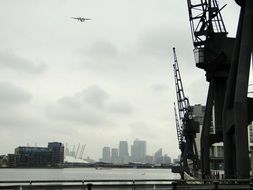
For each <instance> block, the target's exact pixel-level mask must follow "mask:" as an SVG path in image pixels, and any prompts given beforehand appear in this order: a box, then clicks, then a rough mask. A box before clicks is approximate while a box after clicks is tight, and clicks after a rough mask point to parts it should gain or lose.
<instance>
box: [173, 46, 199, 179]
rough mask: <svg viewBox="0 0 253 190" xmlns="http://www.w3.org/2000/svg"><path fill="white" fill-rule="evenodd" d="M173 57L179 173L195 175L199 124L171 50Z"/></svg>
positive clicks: (174, 51) (175, 57) (174, 52)
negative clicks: (185, 92)
mask: <svg viewBox="0 0 253 190" xmlns="http://www.w3.org/2000/svg"><path fill="white" fill-rule="evenodd" d="M173 55H174V63H173V69H174V78H175V87H176V95H177V105H178V113H179V114H178V115H179V118H177V112H176V108H175V117H176V118H175V119H176V128H177V137H178V142H179V148H180V150H181V158H180V165H181V171H180V173H181V174H182V173H183V171H185V172H187V173H189V174H190V175H196V173H197V171H198V163H199V162H198V151H197V146H196V142H195V137H196V133H198V132H199V123H198V122H197V121H194V119H193V115H192V107H191V106H190V103H189V99H188V98H187V97H186V96H185V94H184V89H183V84H182V79H181V75H180V70H179V67H178V61H177V55H176V50H175V48H173ZM174 106H175V104H174ZM182 177H183V176H182Z"/></svg>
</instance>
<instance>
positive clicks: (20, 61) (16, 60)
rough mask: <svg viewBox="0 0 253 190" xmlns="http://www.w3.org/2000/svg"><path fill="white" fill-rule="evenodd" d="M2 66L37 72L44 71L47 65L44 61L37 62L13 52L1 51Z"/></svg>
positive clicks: (3, 67)
mask: <svg viewBox="0 0 253 190" xmlns="http://www.w3.org/2000/svg"><path fill="white" fill-rule="evenodd" d="M0 68H2V69H11V70H15V71H22V72H24V73H30V74H35V73H41V72H43V71H44V70H45V69H46V66H45V65H44V64H42V63H38V64H35V63H33V62H31V61H30V60H28V59H26V58H23V57H20V56H18V55H16V54H13V53H8V52H3V51H0Z"/></svg>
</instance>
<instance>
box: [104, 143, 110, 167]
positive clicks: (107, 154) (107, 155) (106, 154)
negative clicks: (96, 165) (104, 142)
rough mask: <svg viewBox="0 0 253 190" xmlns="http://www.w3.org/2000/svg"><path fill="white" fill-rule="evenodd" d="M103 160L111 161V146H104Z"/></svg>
mask: <svg viewBox="0 0 253 190" xmlns="http://www.w3.org/2000/svg"><path fill="white" fill-rule="evenodd" d="M102 161H103V162H107V163H109V162H111V151H110V147H107V146H106V147H104V148H103V155H102Z"/></svg>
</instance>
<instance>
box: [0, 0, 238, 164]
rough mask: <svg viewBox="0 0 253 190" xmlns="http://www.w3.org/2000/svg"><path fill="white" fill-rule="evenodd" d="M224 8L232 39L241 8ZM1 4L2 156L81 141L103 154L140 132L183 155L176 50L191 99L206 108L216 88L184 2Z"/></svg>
mask: <svg viewBox="0 0 253 190" xmlns="http://www.w3.org/2000/svg"><path fill="white" fill-rule="evenodd" d="M220 4H221V6H223V5H224V4H227V6H226V7H225V8H224V9H222V11H221V13H222V15H223V18H224V22H225V25H226V28H227V31H228V32H229V34H228V35H229V36H234V34H235V32H236V26H237V20H238V15H239V7H238V6H237V5H236V3H235V2H233V1H231V0H221V1H220ZM0 10H1V11H0V16H1V17H0V18H1V19H0V24H1V29H2V30H1V36H0V41H1V43H0V106H1V109H0V129H1V134H0V144H1V145H0V154H5V153H8V152H12V151H13V149H14V147H16V146H17V145H22V146H26V145H27V143H29V144H30V145H32V144H35V143H36V142H37V144H38V146H45V145H46V143H47V142H51V141H58V142H63V143H68V144H69V145H74V144H75V145H78V143H79V142H81V143H82V144H86V145H87V146H86V148H85V153H84V155H85V154H86V155H87V156H90V157H91V158H94V159H96V160H97V159H98V158H99V157H100V154H101V147H103V145H104V144H107V145H108V146H114V142H115V141H116V142H119V141H120V140H122V139H127V140H128V141H129V142H130V141H133V140H134V139H135V138H136V137H139V138H140V139H146V140H147V142H149V145H148V150H147V152H148V154H149V153H151V152H155V151H156V150H157V149H159V148H162V149H163V150H164V151H165V152H168V153H169V154H171V156H172V157H174V158H175V157H177V155H178V154H179V150H178V142H177V135H176V128H175V119H174V110H173V102H174V101H176V96H175V87H174V77H173V70H172V64H173V55H172V47H175V48H176V50H177V55H178V61H179V67H180V71H181V74H182V80H183V84H184V88H185V93H186V96H187V97H189V100H190V103H191V105H194V104H203V105H204V104H205V102H206V94H207V85H208V84H207V82H206V81H205V73H204V72H203V71H201V70H200V69H198V68H196V67H195V64H194V56H193V51H192V50H193V45H192V39H191V31H190V24H189V16H188V10H187V2H186V1H173V2H171V1H168V0H156V1H151V0H138V1H129V0H121V1H116V0H107V1H101V0H43V1H34V0H23V1H13V0H2V1H1V2H0ZM179 13H180V16H179V17H178V18H177V19H175V15H178V14H179ZM71 17H85V18H86V17H87V18H91V19H92V20H89V22H84V23H81V22H76V20H73V19H71ZM199 89H201V90H199ZM199 91H201V92H202V93H196V92H199ZM71 148H72V147H71Z"/></svg>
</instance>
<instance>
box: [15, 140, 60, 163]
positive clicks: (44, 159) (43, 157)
mask: <svg viewBox="0 0 253 190" xmlns="http://www.w3.org/2000/svg"><path fill="white" fill-rule="evenodd" d="M13 160H14V164H13V165H14V166H15V167H61V166H62V165H63V160H64V146H63V144H62V143H58V142H52V143H48V147H25V146H19V147H17V148H16V149H15V157H14V158H13Z"/></svg>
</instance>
